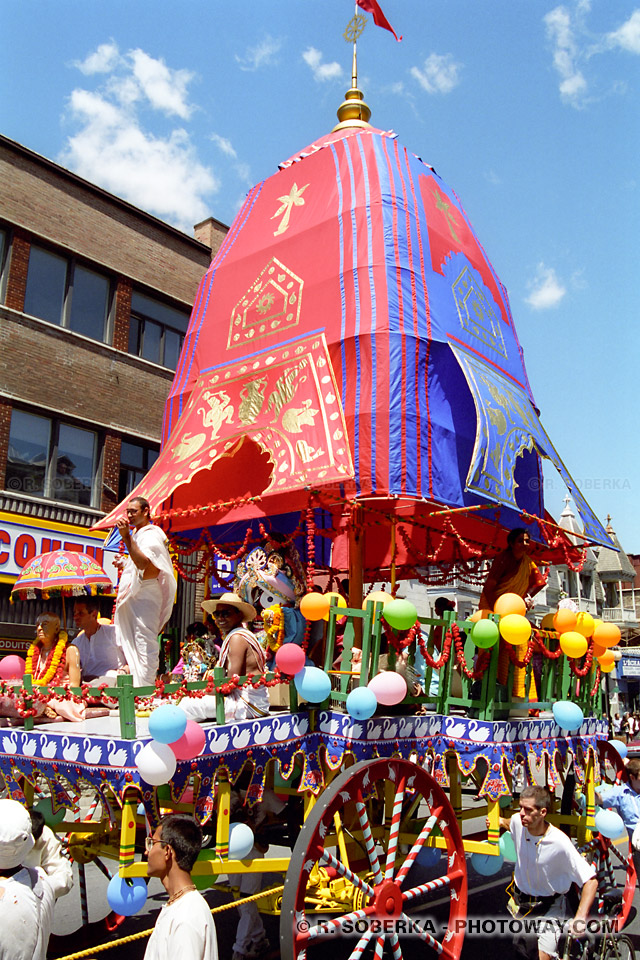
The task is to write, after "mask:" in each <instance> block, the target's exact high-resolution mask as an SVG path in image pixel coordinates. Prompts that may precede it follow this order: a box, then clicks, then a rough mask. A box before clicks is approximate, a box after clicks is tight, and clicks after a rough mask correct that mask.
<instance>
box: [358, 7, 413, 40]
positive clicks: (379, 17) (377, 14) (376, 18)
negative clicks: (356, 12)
mask: <svg viewBox="0 0 640 960" xmlns="http://www.w3.org/2000/svg"><path fill="white" fill-rule="evenodd" d="M356 3H357V4H358V6H359V7H361V8H362V9H363V10H366V11H367V13H370V14H371V15H372V17H373V22H374V23H375V25H376V26H377V27H384V29H385V30H390V31H391V33H392V34H393V35H394V37H395V38H396V40H398V41H400V40H402V37H399V36H398V34H397V33H396V32H395V30H394V29H393V27H392V26H391V24H390V23H389V21H388V20H387V18H386V17H385V15H384V13H383V12H382V10H381V8H380V4H379V3H378V0H356Z"/></svg>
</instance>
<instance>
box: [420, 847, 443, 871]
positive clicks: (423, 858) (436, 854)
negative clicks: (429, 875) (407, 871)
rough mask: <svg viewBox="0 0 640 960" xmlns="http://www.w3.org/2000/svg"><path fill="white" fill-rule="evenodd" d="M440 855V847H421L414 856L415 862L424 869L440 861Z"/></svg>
mask: <svg viewBox="0 0 640 960" xmlns="http://www.w3.org/2000/svg"><path fill="white" fill-rule="evenodd" d="M441 856H442V850H441V849H440V847H422V849H421V850H419V852H418V856H417V857H416V863H419V864H420V866H421V867H424V868H425V869H426V868H428V867H435V865H436V864H437V863H440V857H441Z"/></svg>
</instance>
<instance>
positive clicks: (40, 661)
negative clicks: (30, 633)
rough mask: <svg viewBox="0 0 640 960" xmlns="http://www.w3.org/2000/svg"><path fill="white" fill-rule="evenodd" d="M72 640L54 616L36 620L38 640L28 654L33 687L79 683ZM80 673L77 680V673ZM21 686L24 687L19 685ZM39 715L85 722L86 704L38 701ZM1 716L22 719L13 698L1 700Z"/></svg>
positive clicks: (63, 701) (36, 707)
mask: <svg viewBox="0 0 640 960" xmlns="http://www.w3.org/2000/svg"><path fill="white" fill-rule="evenodd" d="M68 643H69V640H68V637H67V633H66V631H65V630H61V629H60V618H59V617H58V616H56V614H55V613H41V614H40V616H39V617H38V618H37V620H36V639H35V640H34V642H33V643H32V644H31V646H30V647H29V650H28V651H27V663H26V669H25V676H26V675H30V676H31V678H32V682H33V686H34V688H37V687H44V686H46V687H60V686H63V685H65V684H67V683H68V682H69V679H70V677H69V672H70V669H71V671H72V676H71V682H72V683H74V682H76V683H79V670H77V669H76V659H75V658H74V656H73V651H71V652H70V651H69V646H68ZM76 673H77V674H78V677H77V679H75V674H76ZM20 686H21V684H20ZM34 707H35V709H36V711H37V714H36V716H42V715H44V716H46V717H48V718H49V719H54V718H55V717H61V718H62V719H63V720H83V719H84V704H77V703H74V702H73V701H71V700H57V699H51V700H49V702H48V703H46V704H45V703H41V702H36V703H35V704H34ZM0 715H2V716H5V717H15V718H18V717H21V714H20V713H19V711H18V709H17V707H16V705H15V701H14V699H13V698H12V697H9V696H4V697H0Z"/></svg>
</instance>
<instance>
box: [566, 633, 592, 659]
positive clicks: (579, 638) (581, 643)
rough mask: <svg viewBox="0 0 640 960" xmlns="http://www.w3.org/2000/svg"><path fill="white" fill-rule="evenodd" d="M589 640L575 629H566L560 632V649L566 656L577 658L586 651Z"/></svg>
mask: <svg viewBox="0 0 640 960" xmlns="http://www.w3.org/2000/svg"><path fill="white" fill-rule="evenodd" d="M588 646H589V641H588V640H587V639H586V637H584V636H583V635H582V634H581V633H578V632H577V630H567V631H566V633H561V634H560V649H561V650H562V652H563V653H564V654H565V656H567V657H571V658H572V659H574V660H575V659H577V658H578V657H583V656H584V655H585V653H586V652H587V648H588Z"/></svg>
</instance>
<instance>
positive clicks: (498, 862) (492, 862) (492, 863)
mask: <svg viewBox="0 0 640 960" xmlns="http://www.w3.org/2000/svg"><path fill="white" fill-rule="evenodd" d="M503 863H504V857H503V856H502V854H501V853H499V854H498V855H497V856H491V855H490V854H488V853H472V854H471V866H472V867H473V869H474V870H475V872H476V873H479V874H480V876H481V877H492V876H493V875H494V873H497V872H498V871H499V870H500V869H501V867H502V864H503Z"/></svg>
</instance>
